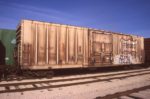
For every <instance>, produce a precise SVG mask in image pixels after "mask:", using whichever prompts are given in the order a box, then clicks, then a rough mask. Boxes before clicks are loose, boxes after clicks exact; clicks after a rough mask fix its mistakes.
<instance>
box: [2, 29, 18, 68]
mask: <svg viewBox="0 0 150 99" xmlns="http://www.w3.org/2000/svg"><path fill="white" fill-rule="evenodd" d="M0 42H1V45H3V47H4V50H3V51H5V53H6V54H5V55H4V56H1V57H2V60H5V64H6V65H13V64H14V59H13V51H14V47H15V43H16V32H15V30H6V29H1V30H0ZM1 54H4V53H3V52H2V51H1ZM4 58H5V59H4Z"/></svg>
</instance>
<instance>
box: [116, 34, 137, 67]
mask: <svg viewBox="0 0 150 99" xmlns="http://www.w3.org/2000/svg"><path fill="white" fill-rule="evenodd" d="M136 44H137V41H136V40H133V38H132V37H122V38H121V39H120V53H119V54H118V55H116V56H115V57H114V64H134V63H136V62H137V60H138V59H137V57H136Z"/></svg>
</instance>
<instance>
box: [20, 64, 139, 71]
mask: <svg viewBox="0 0 150 99" xmlns="http://www.w3.org/2000/svg"><path fill="white" fill-rule="evenodd" d="M139 65H142V64H115V65H114V64H113V65H112V64H106V65H99V66H98V65H96V66H93V65H51V66H36V65H35V66H21V69H22V70H49V69H69V68H92V67H93V68H95V67H96V68H101V67H119V66H139Z"/></svg>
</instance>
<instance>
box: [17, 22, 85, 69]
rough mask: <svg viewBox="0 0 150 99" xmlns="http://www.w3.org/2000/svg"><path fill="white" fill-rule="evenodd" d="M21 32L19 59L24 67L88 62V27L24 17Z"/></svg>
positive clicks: (77, 64) (70, 64) (81, 64)
mask: <svg viewBox="0 0 150 99" xmlns="http://www.w3.org/2000/svg"><path fill="white" fill-rule="evenodd" d="M18 31H20V34H18V35H17V36H18V37H17V38H19V36H20V37H21V39H20V40H18V39H17V40H18V42H19V43H18V46H20V49H19V48H18V51H21V52H18V53H19V55H18V56H19V59H18V61H19V64H20V65H21V66H22V67H23V68H24V67H27V68H28V67H29V66H30V67H31V68H42V69H43V68H49V67H53V68H57V67H58V68H64V67H65V66H72V67H73V66H79V67H81V66H84V65H85V64H88V49H87V48H88V29H87V28H81V27H75V26H68V25H60V24H54V23H45V22H38V21H29V20H24V21H22V23H21V26H20V30H18Z"/></svg>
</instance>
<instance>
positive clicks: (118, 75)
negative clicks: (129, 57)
mask: <svg viewBox="0 0 150 99" xmlns="http://www.w3.org/2000/svg"><path fill="white" fill-rule="evenodd" d="M147 74H150V68H148V69H140V70H130V71H124V72H115V73H105V74H93V75H92V74H90V75H81V76H75V77H73V76H71V77H64V78H57V77H56V78H54V79H46V80H37V81H23V82H20V81H18V82H8V83H0V93H8V92H23V91H30V90H41V89H47V88H59V87H66V86H73V85H81V84H88V83H94V82H101V81H111V80H114V79H125V78H128V77H133V76H140V75H147Z"/></svg>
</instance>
